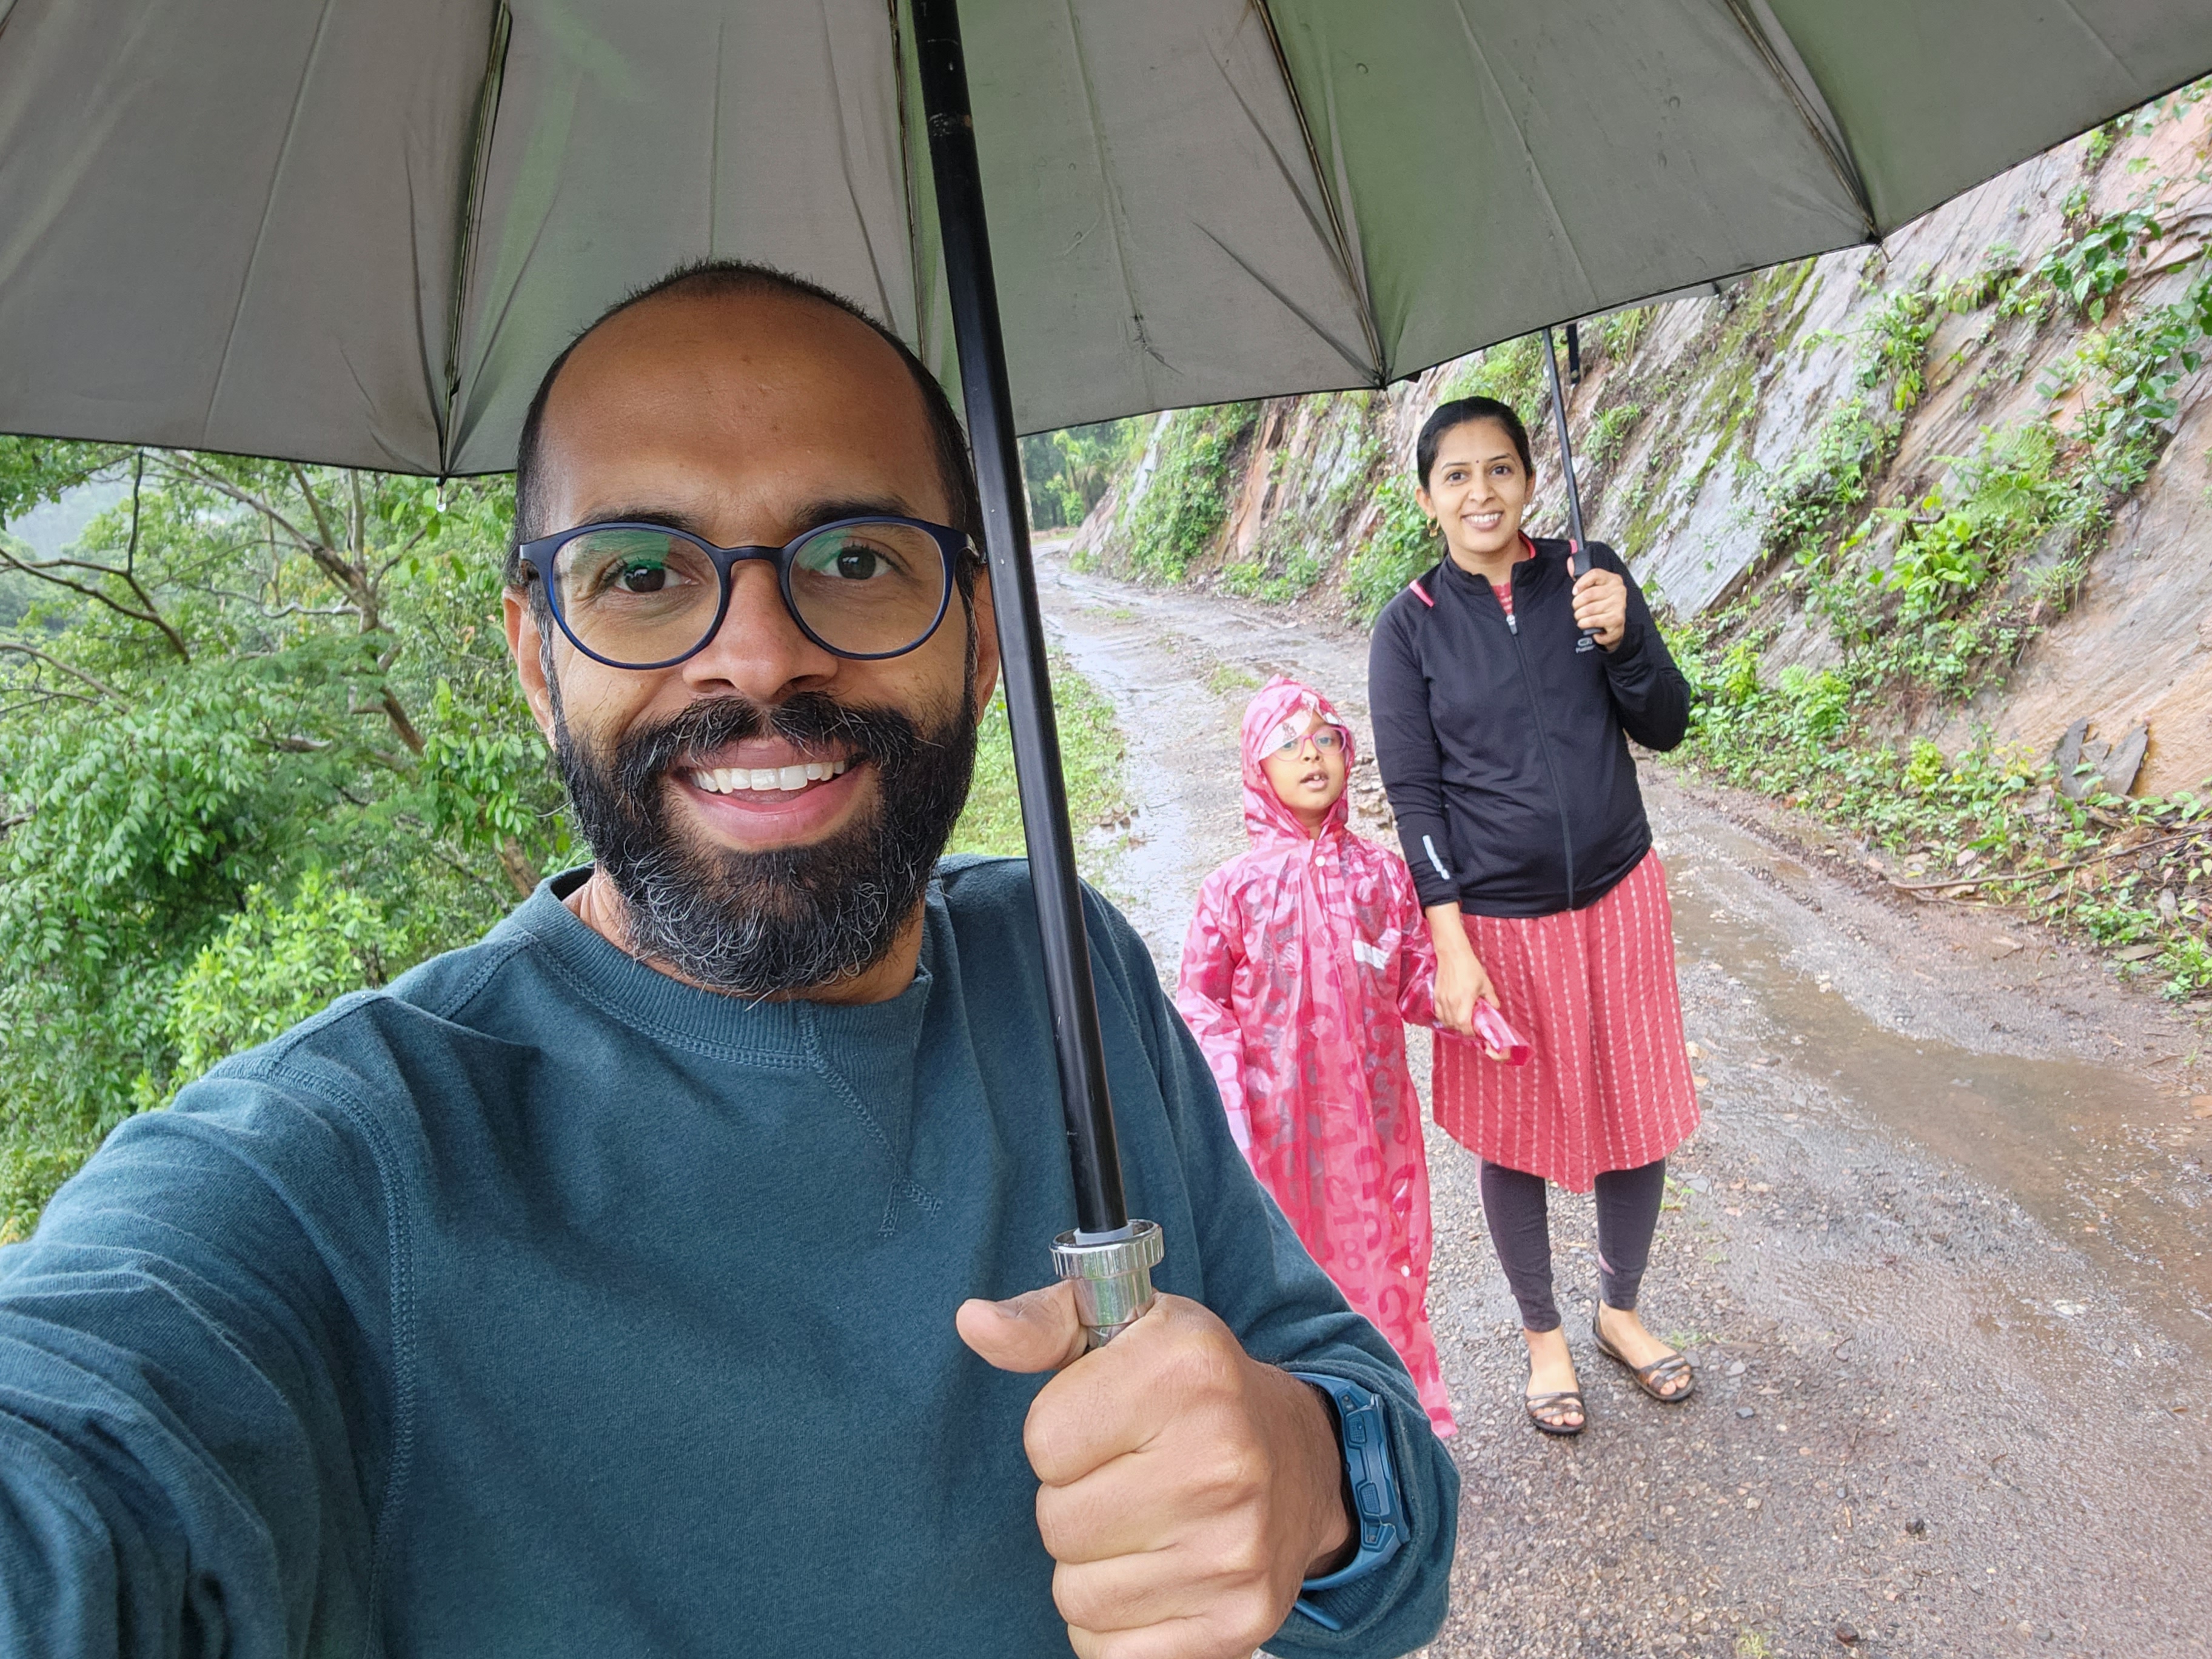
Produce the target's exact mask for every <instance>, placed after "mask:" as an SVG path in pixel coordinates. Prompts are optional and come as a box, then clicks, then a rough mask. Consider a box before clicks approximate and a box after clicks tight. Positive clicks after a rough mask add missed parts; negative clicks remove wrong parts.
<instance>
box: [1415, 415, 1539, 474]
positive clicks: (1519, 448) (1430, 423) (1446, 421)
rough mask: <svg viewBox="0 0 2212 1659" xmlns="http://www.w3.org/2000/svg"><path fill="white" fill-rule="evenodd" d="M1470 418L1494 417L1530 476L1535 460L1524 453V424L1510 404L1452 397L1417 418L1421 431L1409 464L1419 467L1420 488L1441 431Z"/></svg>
mask: <svg viewBox="0 0 2212 1659" xmlns="http://www.w3.org/2000/svg"><path fill="white" fill-rule="evenodd" d="M1470 421H1495V422H1498V425H1500V426H1502V427H1504V428H1505V435H1506V436H1507V437H1509V438H1510V439H1512V440H1513V447H1514V449H1515V451H1516V453H1518V454H1519V455H1520V457H1521V470H1522V471H1524V472H1526V473H1528V474H1529V475H1530V476H1531V477H1534V474H1535V471H1536V463H1535V462H1534V461H1533V460H1531V459H1529V456H1528V428H1527V427H1525V426H1523V425H1522V424H1521V417H1520V416H1518V415H1516V414H1515V413H1514V412H1513V410H1512V406H1511V405H1510V404H1501V403H1499V402H1498V399H1497V398H1453V399H1452V400H1451V401H1450V402H1449V403H1448V404H1437V412H1436V413H1435V414H1433V415H1431V416H1429V418H1428V419H1427V420H1425V421H1424V422H1421V435H1420V437H1419V440H1418V441H1415V443H1414V445H1413V465H1414V466H1415V467H1417V468H1418V469H1419V471H1420V475H1421V476H1420V484H1421V488H1422V489H1427V488H1428V487H1429V474H1430V473H1431V472H1432V471H1435V470H1436V465H1437V445H1439V444H1441V443H1442V442H1443V441H1444V434H1445V433H1447V432H1449V431H1450V430H1451V429H1452V428H1454V427H1455V426H1465V425H1467V424H1468V422H1470Z"/></svg>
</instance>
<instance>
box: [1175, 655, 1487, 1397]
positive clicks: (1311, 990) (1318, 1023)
mask: <svg viewBox="0 0 2212 1659" xmlns="http://www.w3.org/2000/svg"><path fill="white" fill-rule="evenodd" d="M1309 712H1310V713H1313V714H1318V715H1319V716H1320V717H1321V718H1322V720H1325V721H1326V722H1328V724H1329V725H1331V726H1335V727H1336V728H1337V729H1338V730H1339V731H1340V732H1343V733H1344V745H1345V747H1344V759H1345V765H1346V769H1349V768H1350V766H1351V764H1352V732H1351V731H1350V729H1349V728H1348V727H1346V726H1345V724H1344V721H1343V719H1342V718H1341V717H1340V715H1339V714H1337V712H1336V710H1335V709H1334V708H1332V707H1331V706H1330V705H1329V702H1328V699H1327V698H1325V697H1323V696H1321V695H1320V693H1318V692H1316V691H1314V690H1310V689H1309V688H1307V687H1305V686H1304V685H1301V684H1298V683H1297V681H1295V680H1289V679H1283V678H1276V679H1273V680H1270V681H1268V682H1267V684H1266V685H1264V686H1262V687H1261V690H1260V692H1259V695H1258V696H1255V697H1254V698H1253V699H1252V702H1251V706H1250V707H1249V708H1247V709H1246V710H1245V711H1244V741H1243V748H1244V828H1245V830H1246V832H1247V833H1248V834H1249V836H1251V838H1252V850H1251V851H1250V852H1249V853H1246V854H1244V855H1243V857H1241V858H1238V859H1236V860H1232V861H1231V862H1230V863H1228V864H1226V865H1224V866H1222V867H1221V868H1220V869H1218V870H1217V871H1215V872H1213V873H1212V875H1211V876H1208V877H1207V878H1206V885H1205V886H1204V887H1203V888H1201V889H1200V891H1199V896H1198V915H1196V916H1195V917H1194V918H1193V919H1192V921H1191V925H1190V936H1189V938H1188V939H1187V940H1186V941H1185V943H1184V945H1183V951H1182V975H1181V977H1180V981H1179V983H1178V985H1177V987H1176V1007H1177V1008H1178V1009H1180V1010H1181V1011H1182V1017H1183V1018H1184V1019H1186V1020H1187V1021H1188V1022H1189V1024H1190V1028H1191V1030H1193V1031H1194V1033H1195V1034H1196V1035H1197V1037H1198V1042H1199V1046H1200V1048H1202V1049H1203V1050H1204V1051H1205V1053H1206V1060H1207V1061H1208V1062H1209V1063H1210V1064H1211V1065H1212V1067H1213V1075H1214V1079H1215V1081H1216V1082H1218V1084H1219V1085H1221V1100H1222V1104H1223V1106H1224V1107H1225V1109H1227V1111H1228V1114H1229V1122H1230V1129H1231V1133H1233V1134H1234V1135H1235V1136H1236V1139H1237V1145H1238V1146H1240V1147H1242V1148H1243V1150H1244V1155H1245V1157H1246V1158H1249V1159H1250V1160H1251V1164H1252V1169H1253V1172H1254V1173H1255V1174H1256V1175H1257V1176H1259V1177H1260V1182H1261V1185H1262V1186H1264V1187H1266V1188H1267V1190H1268V1192H1270V1193H1271V1194H1273V1195H1274V1199H1275V1201H1276V1202H1277V1203H1278V1204H1279V1205H1280V1206H1282V1208H1283V1212H1284V1213H1285V1215H1286V1216H1288V1217H1289V1218H1290V1221H1291V1226H1292V1227H1294V1228H1296V1229H1297V1235H1298V1237H1299V1238H1300V1239H1301V1240H1303V1241H1304V1243H1305V1247H1306V1249H1308V1250H1310V1251H1311V1252H1312V1253H1313V1257H1314V1260H1315V1261H1318V1262H1319V1263H1320V1264H1321V1265H1322V1268H1323V1269H1324V1270H1325V1271H1326V1272H1327V1273H1328V1276H1329V1277H1330V1278H1331V1279H1334V1280H1335V1281H1336V1284H1337V1286H1338V1288H1339V1289H1340V1290H1341V1291H1343V1292H1344V1295H1345V1299H1346V1301H1348V1302H1350V1303H1351V1304H1352V1307H1353V1308H1354V1309H1356V1310H1358V1312H1360V1313H1361V1314H1363V1315H1364V1316H1366V1317H1367V1318H1368V1319H1369V1320H1370V1321H1371V1322H1373V1323H1374V1325H1375V1326H1376V1328H1377V1329H1379V1330H1380V1331H1381V1332H1382V1333H1383V1335H1385V1336H1386V1337H1388V1338H1389V1340H1390V1343H1391V1345H1392V1346H1394V1347H1395V1348H1396V1349H1397V1350H1398V1353H1399V1357H1400V1358H1402V1359H1403V1360H1404V1361H1405V1362H1406V1369H1407V1370H1409V1371H1411V1372H1412V1373H1413V1382H1414V1384H1415V1386H1417V1387H1418V1388H1419V1390H1420V1395H1421V1402H1422V1404H1423V1405H1425V1406H1426V1407H1428V1412H1429V1419H1430V1421H1431V1424H1433V1425H1435V1428H1436V1431H1437V1433H1438V1434H1439V1435H1448V1434H1450V1433H1453V1432H1454V1431H1455V1429H1456V1427H1457V1425H1455V1423H1454V1422H1453V1420H1452V1414H1451V1407H1450V1404H1449V1401H1448V1399H1447V1398H1446V1396H1445V1393H1444V1384H1443V1374H1442V1373H1441V1372H1440V1371H1439V1370H1438V1369H1437V1348H1436V1342H1435V1340H1434V1339H1433V1338H1431V1335H1430V1334H1429V1312H1428V1305H1427V1302H1428V1285H1429V1247H1430V1233H1429V1170H1428V1163H1427V1159H1426V1158H1425V1155H1424V1153H1423V1152H1422V1147H1421V1103H1420V1099H1419V1096H1417V1095H1416V1094H1415V1093H1414V1092H1413V1078H1412V1076H1411V1074H1410V1073H1409V1072H1408V1071H1407V1066H1406V1034H1405V1028H1404V1026H1403V1024H1402V1023H1401V1022H1402V1021H1404V1020H1409V1019H1410V1020H1418V1021H1419V1022H1420V1023H1421V1024H1425V1025H1426V1024H1433V1023H1434V1020H1435V1012H1434V1008H1433V1005H1432V1004H1431V1000H1430V997H1431V986H1432V985H1433V983H1434V981H1435V978H1436V957H1435V953H1434V951H1433V950H1432V949H1431V945H1430V943H1429V936H1428V931H1427V928H1426V927H1425V926H1424V924H1423V921H1422V916H1421V904H1420V900H1419V897H1418V896H1416V894H1415V893H1414V890H1413V878H1412V877H1411V876H1410V875H1408V874H1407V871H1406V866H1405V864H1404V862H1403V861H1402V860H1401V859H1400V858H1399V856H1398V855H1397V854H1395V853H1394V852H1390V851H1388V850H1386V849H1385V848H1381V847H1378V846H1376V844H1375V843H1374V842H1371V841H1367V840H1364V839H1363V838H1362V837H1360V836H1355V835H1353V834H1352V831H1351V829H1349V828H1348V827H1347V826H1346V818H1347V816H1348V814H1347V811H1346V803H1345V802H1344V801H1343V800H1341V799H1339V800H1338V801H1337V803H1336V805H1334V807H1333V808H1331V809H1330V811H1329V815H1328V823H1326V824H1324V825H1323V826H1322V831H1321V834H1320V835H1319V836H1309V835H1307V833H1306V830H1305V826H1304V824H1302V823H1299V821H1298V818H1297V814H1296V813H1294V812H1292V811H1291V809H1290V808H1289V807H1288V806H1286V805H1284V804H1283V802H1282V800H1281V799H1279V797H1278V796H1277V795H1276V793H1275V791H1274V787H1273V785H1272V784H1270V783H1269V782H1268V781H1267V774H1266V773H1265V772H1264V771H1262V770H1261V766H1260V758H1261V755H1263V754H1264V753H1266V752H1267V750H1269V749H1272V748H1273V746H1274V745H1275V744H1277V743H1279V742H1280V741H1281V739H1282V737H1283V735H1285V733H1284V732H1283V730H1282V728H1283V726H1284V724H1285V721H1288V722H1289V723H1290V727H1291V730H1301V729H1303V728H1304V725H1305V723H1306V715H1307V714H1308V713H1309Z"/></svg>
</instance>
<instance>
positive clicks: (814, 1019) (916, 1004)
mask: <svg viewBox="0 0 2212 1659" xmlns="http://www.w3.org/2000/svg"><path fill="white" fill-rule="evenodd" d="M590 874H591V869H590V866H585V867H583V868H581V869H577V870H568V871H564V872H562V873H560V874H558V875H556V876H550V877H548V878H546V879H545V880H544V881H542V882H540V883H539V884H538V890H537V891H536V892H534V893H532V895H531V896H529V897H528V898H526V899H525V900H524V901H523V902H521V903H520V905H518V906H517V907H516V908H515V909H514V910H513V913H512V914H510V915H508V916H507V920H506V921H502V922H501V923H500V925H499V926H498V927H496V928H495V929H494V930H493V933H492V935H491V937H492V938H493V939H503V938H508V937H513V936H516V935H521V936H524V937H526V938H527V939H529V940H530V941H531V945H532V950H533V951H535V953H536V954H537V955H538V957H540V959H541V960H542V961H544V963H545V964H546V965H547V966H548V967H550V968H551V969H553V970H554V971H555V972H556V973H557V974H558V975H560V976H561V977H562V979H564V980H566V981H568V982H569V984H570V985H571V986H573V987H574V989H575V990H576V991H577V992H578V993H579V994H580V995H581V996H582V997H583V998H584V999H585V1000H586V1001H588V1002H590V1003H591V1004H592V1005H593V1006H595V1007H597V1008H598V1009H599V1011H600V1012H603V1013H605V1015H606V1016H607V1017H608V1018H611V1019H613V1020H615V1021H617V1022H618V1023H620V1024H623V1025H627V1026H629V1027H630V1028H631V1029H633V1030H637V1031H639V1032H641V1033H642V1034H644V1035H645V1036H649V1037H652V1038H654V1039H655V1040H657V1041H659V1042H669V1043H672V1044H674V1045H676V1046H678V1047H680V1048H692V1049H695V1050H702V1051H708V1052H712V1053H714V1054H726V1055H729V1056H732V1057H740V1056H742V1057H750V1058H758V1059H772V1060H785V1061H787V1062H790V1061H807V1060H817V1059H818V1058H819V1057H820V1056H821V1055H822V1054H824V1053H825V1052H826V1053H829V1054H845V1055H853V1056H856V1057H857V1056H860V1055H866V1054H877V1053H879V1054H883V1056H884V1058H885V1059H886V1060H891V1061H892V1063H893V1064H894V1066H898V1065H900V1064H901V1063H902V1062H903V1064H904V1065H905V1066H910V1065H911V1062H912V1058H913V1054H914V1051H915V1046H916V1045H917V1043H918V1042H920V1040H921V1023H922V1017H923V1014H924V1013H925V1012H926V1011H927V1006H928V1003H929V994H930V988H931V987H932V985H933V983H934V982H935V964H936V963H938V962H939V961H940V960H942V959H943V958H942V955H941V953H942V951H943V950H944V948H945V946H944V943H943V938H942V936H943V934H944V932H945V928H946V927H949V925H950V918H949V917H948V916H947V915H946V913H945V897H944V895H943V893H942V892H941V891H940V890H939V889H938V888H937V886H936V885H935V884H934V883H933V884H931V886H930V890H929V894H928V896H927V899H926V900H925V901H924V906H925V915H924V917H923V923H922V938H921V960H920V961H919V962H918V963H916V964H915V975H914V979H913V981H911V982H910V983H909V984H908V986H907V987H906V988H905V989H904V990H903V991H902V992H900V993H899V994H898V995H896V997H893V998H891V999H890V1000H889V1001H886V1002H873V1003H861V1004H854V1005H848V1004H843V1003H826V1002H810V1001H807V1000H804V999H800V998H794V999H792V1000H787V1001H781V1002H750V1001H747V1000H744V999H743V998H741V997H733V996H727V995H725V994H722V993H720V992H718V991H706V990H702V989H700V988H699V987H697V986H694V985H686V984H685V983H684V981H681V980H678V979H674V978H671V976H670V975H666V974H664V973H662V972H661V971H660V970H659V969H657V968H653V967H649V966H647V964H646V963H642V962H641V961H639V960H638V959H637V958H636V957H632V956H629V955H627V954H626V953H624V952H623V951H619V950H617V948H616V947H615V946H614V945H612V944H611V943H610V942H609V941H608V940H607V939H605V938H604V937H602V936H601V935H600V934H599V933H594V932H593V931H592V929H591V928H589V927H586V926H585V925H584V923H583V922H581V921H579V920H578V919H577V918H576V916H575V915H574V912H572V911H571V910H570V909H569V908H568V906H567V905H566V904H564V903H563V902H562V899H563V898H564V897H565V896H567V895H568V894H570V893H573V892H574V891H575V890H576V889H577V888H578V887H579V886H580V885H581V884H583V882H584V881H585V879H586V878H588V877H589V875H590ZM894 1057H896V1059H894Z"/></svg>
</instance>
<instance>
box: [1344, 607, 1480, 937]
mask: <svg viewBox="0 0 2212 1659" xmlns="http://www.w3.org/2000/svg"><path fill="white" fill-rule="evenodd" d="M1419 603H1420V601H1419V599H1417V598H1414V597H1413V596H1412V595H1410V594H1407V593H1401V594H1400V595H1399V596H1398V597H1397V599H1395V600H1393V601H1392V602H1391V604H1390V605H1389V608H1388V609H1387V610H1385V611H1383V617H1382V620H1381V621H1379V622H1378V623H1376V626H1375V639H1374V642H1373V644H1372V645H1370V647H1369V648H1368V653H1367V706H1368V709H1369V712H1370V714H1371V715H1372V716H1373V719H1374V724H1375V764H1376V769H1378V770H1379V771H1380V772H1381V773H1382V775H1383V789H1384V790H1385V791H1386V792H1388V793H1389V797H1390V811H1391V815H1392V816H1393V817H1395V818H1396V819H1397V821H1398V840H1399V844H1400V845H1401V846H1402V847H1403V848H1405V849H1406V863H1407V866H1408V867H1410V868H1411V870H1412V871H1413V886H1414V888H1415V890H1417V891H1418V892H1419V894H1420V896H1421V903H1422V905H1423V906H1424V908H1425V907H1427V906H1429V905H1433V904H1456V903H1458V902H1459V879H1458V872H1456V871H1455V870H1454V869H1453V868H1452V867H1451V856H1452V854H1451V831H1450V829H1449V825H1448V824H1447V823H1446V821H1445V818H1444V793H1443V749H1442V747H1441V746H1439V744H1437V728H1436V725H1435V722H1434V721H1433V720H1431V718H1430V716H1429V683H1428V678H1427V676H1425V674H1423V673H1422V672H1421V664H1420V659H1419V654H1418V653H1416V651H1415V650H1414V647H1413V629H1414V626H1415V617H1414V615H1413V607H1414V606H1415V605H1419Z"/></svg>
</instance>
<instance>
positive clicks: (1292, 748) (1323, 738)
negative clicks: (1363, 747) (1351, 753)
mask: <svg viewBox="0 0 2212 1659" xmlns="http://www.w3.org/2000/svg"><path fill="white" fill-rule="evenodd" d="M1277 736H1278V741H1277V742H1276V743H1275V744H1274V745H1273V747H1272V748H1270V749H1269V750H1267V759H1269V760H1273V759H1274V758H1275V757H1277V756H1278V755H1295V754H1297V752H1298V750H1299V749H1300V748H1301V747H1302V746H1303V745H1304V744H1309V743H1310V744H1313V746H1314V751H1315V752H1316V754H1322V755H1333V754H1334V753H1335V752H1336V751H1337V750H1340V749H1341V748H1343V747H1344V733H1343V732H1340V731H1338V730H1337V729H1336V728H1335V727H1334V726H1322V727H1321V728H1320V729H1319V730H1317V731H1313V732H1291V733H1290V734H1289V735H1287V736H1284V735H1282V732H1281V728H1280V727H1278V728H1277Z"/></svg>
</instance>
